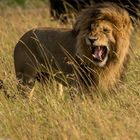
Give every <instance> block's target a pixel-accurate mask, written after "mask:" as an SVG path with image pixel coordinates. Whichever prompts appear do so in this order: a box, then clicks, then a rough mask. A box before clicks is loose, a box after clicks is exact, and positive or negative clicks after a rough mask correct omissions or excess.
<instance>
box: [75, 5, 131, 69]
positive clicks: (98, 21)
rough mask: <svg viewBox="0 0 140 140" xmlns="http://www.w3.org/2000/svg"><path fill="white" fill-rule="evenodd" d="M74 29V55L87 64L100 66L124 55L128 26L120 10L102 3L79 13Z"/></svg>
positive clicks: (127, 43) (126, 14) (127, 20)
mask: <svg viewBox="0 0 140 140" xmlns="http://www.w3.org/2000/svg"><path fill="white" fill-rule="evenodd" d="M74 29H75V31H76V32H77V33H78V37H77V38H78V39H77V40H78V42H77V54H78V55H79V56H80V57H81V58H82V59H83V60H84V62H87V63H89V64H90V65H91V63H92V64H93V65H94V66H99V67H104V66H106V65H108V63H109V62H110V61H109V60H112V61H113V60H114V58H116V59H117V58H118V59H120V55H121V53H123V51H125V53H127V50H128V48H129V36H130V33H131V29H132V24H131V19H130V17H129V15H128V13H127V12H126V11H125V10H124V9H122V8H120V7H119V6H117V5H115V4H112V3H103V4H98V5H97V6H92V7H90V8H88V9H86V10H84V11H83V12H81V15H80V16H79V17H78V20H77V22H76V24H75V26H74ZM120 50H121V52H120Z"/></svg>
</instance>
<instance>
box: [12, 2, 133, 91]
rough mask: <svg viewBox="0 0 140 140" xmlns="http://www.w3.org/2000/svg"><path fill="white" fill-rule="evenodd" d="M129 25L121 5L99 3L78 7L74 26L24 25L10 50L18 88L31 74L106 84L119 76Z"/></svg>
mask: <svg viewBox="0 0 140 140" xmlns="http://www.w3.org/2000/svg"><path fill="white" fill-rule="evenodd" d="M131 30H132V24H131V20H130V17H129V15H128V13H127V12H126V11H125V10H124V9H122V8H120V7H119V6H117V5H115V4H112V3H103V4H98V5H95V6H91V7H90V8H87V9H85V10H84V11H83V12H81V14H80V15H79V17H78V19H77V21H76V23H75V25H74V27H73V29H52V28H37V29H33V30H30V31H28V32H27V33H25V34H24V35H23V36H22V37H21V39H20V40H19V42H18V43H17V45H16V47H15V51H14V64H15V72H16V77H17V79H18V80H19V88H20V89H21V88H23V87H24V90H25V87H28V88H29V89H32V88H33V86H34V82H35V79H36V78H37V79H39V80H40V81H43V80H44V76H46V77H47V80H50V79H52V78H55V79H56V80H58V81H60V82H61V83H63V84H75V83H79V81H80V82H82V83H84V85H86V87H88V86H90V87H94V88H95V87H96V88H101V89H103V90H108V89H110V88H111V87H112V86H114V84H116V83H117V81H118V80H119V79H120V77H121V74H122V71H123V68H124V62H125V60H126V56H127V54H128V50H129V40H130V35H131ZM73 75H74V77H73ZM80 84H81V83H80Z"/></svg>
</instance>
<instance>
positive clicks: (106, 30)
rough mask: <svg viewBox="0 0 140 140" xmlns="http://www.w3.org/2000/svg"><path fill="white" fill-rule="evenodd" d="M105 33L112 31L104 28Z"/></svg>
mask: <svg viewBox="0 0 140 140" xmlns="http://www.w3.org/2000/svg"><path fill="white" fill-rule="evenodd" d="M103 32H105V33H110V32H111V31H110V30H109V29H107V28H104V29H103Z"/></svg>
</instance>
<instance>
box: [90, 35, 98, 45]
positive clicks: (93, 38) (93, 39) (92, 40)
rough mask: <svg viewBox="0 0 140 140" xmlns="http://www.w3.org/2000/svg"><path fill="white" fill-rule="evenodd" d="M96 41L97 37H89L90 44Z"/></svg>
mask: <svg viewBox="0 0 140 140" xmlns="http://www.w3.org/2000/svg"><path fill="white" fill-rule="evenodd" d="M97 39H98V37H97V36H89V41H90V42H91V43H94V42H95V41H96V40H97Z"/></svg>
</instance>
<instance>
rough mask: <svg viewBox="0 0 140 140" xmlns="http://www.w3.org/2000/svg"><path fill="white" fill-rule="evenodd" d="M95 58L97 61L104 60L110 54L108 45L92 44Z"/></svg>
mask: <svg viewBox="0 0 140 140" xmlns="http://www.w3.org/2000/svg"><path fill="white" fill-rule="evenodd" d="M91 52H92V57H93V60H94V61H95V62H97V63H100V62H103V61H104V60H105V59H106V57H107V55H108V47H107V46H103V45H101V46H91Z"/></svg>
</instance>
